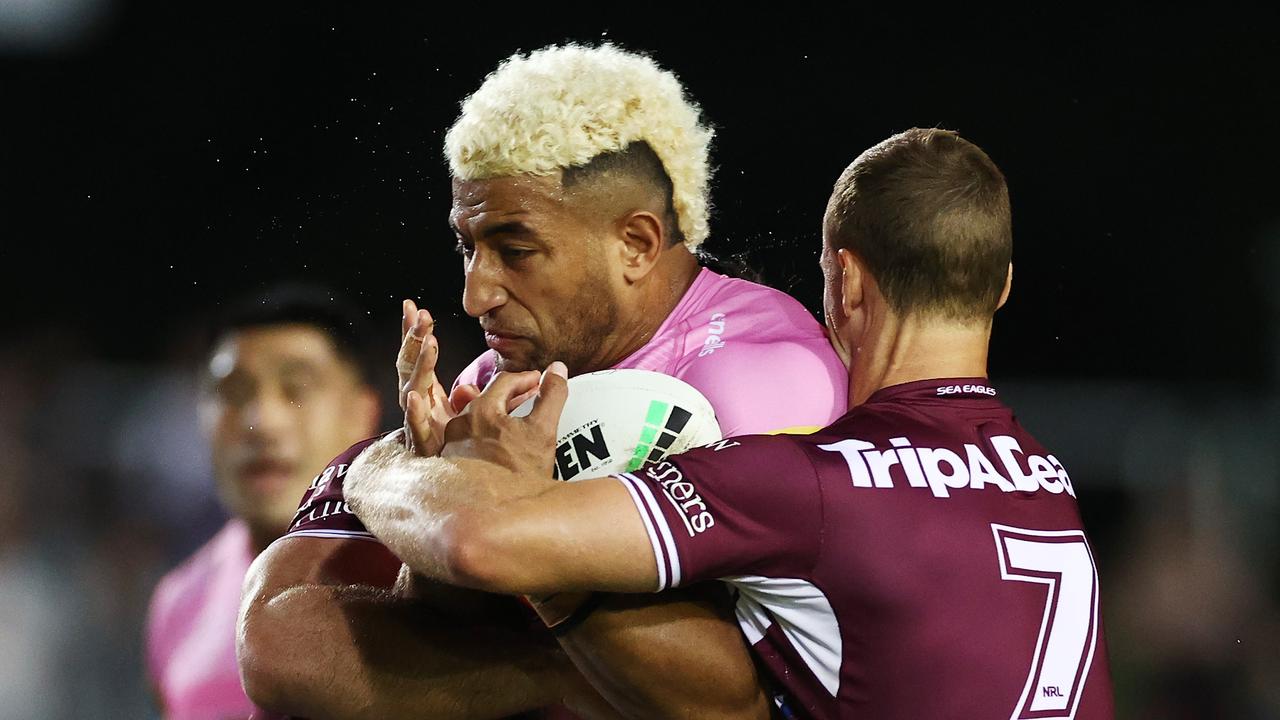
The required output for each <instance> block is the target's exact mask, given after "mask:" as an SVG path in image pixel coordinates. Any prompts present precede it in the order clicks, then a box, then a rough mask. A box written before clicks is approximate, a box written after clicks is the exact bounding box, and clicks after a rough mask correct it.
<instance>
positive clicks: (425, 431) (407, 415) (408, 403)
mask: <svg viewBox="0 0 1280 720" xmlns="http://www.w3.org/2000/svg"><path fill="white" fill-rule="evenodd" d="M404 424H405V428H406V429H407V430H408V432H409V439H410V442H411V444H410V447H411V448H412V449H413V451H414V453H415V454H419V455H422V454H434V451H435V450H436V448H434V447H433V445H434V443H433V442H432V434H431V408H430V402H429V401H428V400H427V399H426V398H424V397H423V396H422V395H421V394H420V393H418V392H417V391H412V390H411V391H410V392H409V393H408V394H407V395H406V396H405V409H404Z"/></svg>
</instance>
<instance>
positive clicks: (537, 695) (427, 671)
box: [237, 537, 590, 718]
mask: <svg viewBox="0 0 1280 720" xmlns="http://www.w3.org/2000/svg"><path fill="white" fill-rule="evenodd" d="M379 553H381V554H382V555H384V556H385V555H386V553H385V550H382V549H381V548H379V547H378V546H377V545H376V544H374V543H371V542H368V541H364V540H339V539H330V538H308V537H300V538H290V539H287V540H284V541H281V542H277V543H275V544H273V545H272V546H271V547H270V548H268V549H267V551H266V552H264V553H263V554H262V556H260V557H259V558H258V559H257V561H255V563H254V565H253V567H252V568H251V570H250V572H249V574H248V576H247V578H246V586H245V599H244V602H243V605H242V607H241V620H240V627H239V632H238V634H237V654H238V656H239V660H240V668H241V677H242V679H243V682H244V685H245V689H246V691H247V692H248V694H249V696H250V698H251V699H253V701H254V702H255V703H257V704H258V705H260V706H262V707H266V708H270V709H273V710H277V711H281V712H288V713H290V714H295V715H302V716H305V717H311V718H347V717H353V718H354V717H419V716H422V715H424V714H427V715H430V716H431V717H440V718H447V717H456V718H464V717H466V718H471V717H499V716H502V715H507V714H511V713H514V712H519V711H523V710H529V709H532V708H537V707H542V706H544V705H548V704H551V703H555V702H559V701H561V700H562V699H563V698H565V697H567V696H571V695H585V694H587V693H589V692H590V691H589V689H588V688H586V687H585V683H584V682H583V681H582V680H581V679H580V678H579V677H578V673H577V672H576V671H575V670H573V668H572V667H571V665H570V663H569V662H568V660H567V658H565V656H564V654H563V653H562V652H560V651H559V649H558V648H557V647H555V645H554V643H553V642H551V641H549V639H539V638H538V637H537V636H535V635H534V634H533V633H530V632H529V631H528V630H527V629H524V628H514V627H504V626H503V625H502V624H498V623H492V622H489V623H480V624H473V623H467V622H460V621H458V619H457V618H456V617H453V616H442V615H441V613H440V612H439V610H438V609H437V608H436V607H435V606H434V605H433V604H430V603H427V602H424V601H419V600H411V599H406V598H402V597H397V596H396V595H395V594H393V593H392V592H391V591H390V590H389V589H387V588H386V587H385V586H383V587H379V585H383V584H384V583H382V582H379V583H377V584H372V583H370V582H367V581H366V582H360V581H359V579H358V578H357V576H358V575H360V574H366V575H367V574H368V570H369V569H370V568H372V567H374V566H379V565H381V566H383V567H386V562H387V560H386V557H379ZM337 568H341V570H340V572H341V573H343V574H344V575H345V577H346V578H347V579H346V580H339V579H338V578H337V577H335V576H333V575H332V572H333V571H334V570H335V569H337ZM353 571H354V572H353ZM579 707H581V706H579Z"/></svg>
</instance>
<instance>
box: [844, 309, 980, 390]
mask: <svg viewBox="0 0 1280 720" xmlns="http://www.w3.org/2000/svg"><path fill="white" fill-rule="evenodd" d="M876 330H877V331H875V332H870V333H867V336H866V338H865V339H866V342H865V343H864V344H863V345H862V346H861V347H860V348H858V351H857V353H856V355H855V357H854V359H853V364H852V367H851V368H850V373H849V407H854V406H857V405H861V404H862V403H864V402H866V401H867V398H869V397H871V395H872V394H874V393H875V392H876V391H877V390H880V389H882V388H887V387H891V386H893V385H901V384H902V383H908V382H914V381H916V380H931V379H933V378H949V377H986V376H987V345H988V343H989V341H990V339H991V326H990V325H989V324H987V325H983V324H977V325H962V324H956V323H948V322H939V321H930V320H921V319H919V318H887V319H885V320H884V321H883V322H882V324H881V327H879V328H877V329H876Z"/></svg>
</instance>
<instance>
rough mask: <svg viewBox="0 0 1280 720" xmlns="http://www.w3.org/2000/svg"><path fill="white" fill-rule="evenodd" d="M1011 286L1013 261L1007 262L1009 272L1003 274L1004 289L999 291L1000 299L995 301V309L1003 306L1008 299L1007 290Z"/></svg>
mask: <svg viewBox="0 0 1280 720" xmlns="http://www.w3.org/2000/svg"><path fill="white" fill-rule="evenodd" d="M1012 288H1013V263H1009V272H1007V273H1005V276H1004V289H1003V290H1001V291H1000V301H999V302H997V303H996V309H997V310H999V309H1000V308H1002V307H1004V304H1005V303H1006V302H1008V301H1009V290H1011V289H1012Z"/></svg>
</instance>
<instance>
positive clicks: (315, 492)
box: [302, 430, 397, 507]
mask: <svg viewBox="0 0 1280 720" xmlns="http://www.w3.org/2000/svg"><path fill="white" fill-rule="evenodd" d="M393 432H397V431H395V430H389V431H387V432H384V433H380V434H378V435H374V436H373V437H370V438H365V439H364V440H361V441H360V442H358V443H356V444H354V445H352V446H351V447H349V448H347V449H346V450H343V451H342V452H341V453H338V456H337V457H335V458H334V459H333V460H330V461H329V464H328V465H327V466H325V468H324V470H322V471H321V472H320V473H319V474H317V475H316V476H315V477H314V478H312V480H311V484H310V485H309V486H307V491H306V493H305V494H304V496H303V502H302V504H303V506H304V507H305V506H306V505H307V504H308V503H309V502H314V501H315V500H316V499H318V498H321V497H322V496H327V495H328V494H333V493H336V494H338V495H341V492H342V479H343V477H345V476H346V474H347V469H348V468H350V467H351V463H353V462H355V461H356V458H358V457H360V453H362V452H364V451H365V449H366V448H368V447H369V446H370V445H372V444H374V443H375V442H377V441H379V440H381V439H382V438H384V437H386V436H388V435H390V434H391V433H393Z"/></svg>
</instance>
